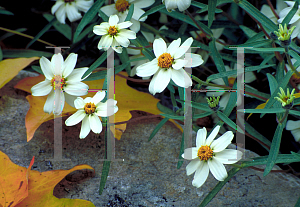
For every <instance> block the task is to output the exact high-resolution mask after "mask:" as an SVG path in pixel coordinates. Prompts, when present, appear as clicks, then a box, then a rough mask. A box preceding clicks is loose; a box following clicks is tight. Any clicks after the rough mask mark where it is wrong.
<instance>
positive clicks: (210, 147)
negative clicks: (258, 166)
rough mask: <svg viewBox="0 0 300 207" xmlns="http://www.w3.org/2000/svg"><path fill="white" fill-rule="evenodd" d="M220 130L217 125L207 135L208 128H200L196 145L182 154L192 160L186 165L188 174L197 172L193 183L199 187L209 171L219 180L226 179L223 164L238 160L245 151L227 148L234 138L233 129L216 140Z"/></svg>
mask: <svg viewBox="0 0 300 207" xmlns="http://www.w3.org/2000/svg"><path fill="white" fill-rule="evenodd" d="M219 130H220V126H219V125H218V126H216V127H215V128H214V130H213V131H212V132H211V134H210V135H209V136H208V137H207V139H206V136H207V132H206V128H205V127H203V129H199V130H198V132H197V137H196V147H192V148H187V149H185V150H184V154H182V155H181V156H182V157H183V158H184V159H187V160H192V161H191V162H190V163H189V164H188V165H187V166H186V174H187V175H191V174H192V173H194V172H195V175H194V179H193V182H192V185H193V186H195V187H197V188H199V187H201V186H202V185H203V184H204V182H205V181H206V179H207V177H208V174H209V171H210V172H211V173H212V174H213V176H214V177H215V178H216V179H217V180H219V181H224V180H225V178H226V177H227V176H228V175H227V171H226V169H225V167H224V165H223V164H233V163H236V162H238V161H239V160H240V159H241V158H242V155H243V153H242V152H241V151H239V150H233V149H225V148H226V147H227V146H228V145H229V144H230V143H231V141H232V139H233V133H232V131H227V132H226V133H225V134H223V135H222V136H221V137H219V138H218V139H216V140H214V138H215V137H216V135H217V134H218V132H219Z"/></svg>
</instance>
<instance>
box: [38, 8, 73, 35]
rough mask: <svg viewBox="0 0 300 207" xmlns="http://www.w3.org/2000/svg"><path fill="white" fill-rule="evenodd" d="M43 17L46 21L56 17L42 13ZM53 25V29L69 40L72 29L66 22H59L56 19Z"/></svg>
mask: <svg viewBox="0 0 300 207" xmlns="http://www.w3.org/2000/svg"><path fill="white" fill-rule="evenodd" d="M43 16H44V17H45V19H47V20H48V22H51V21H52V20H53V19H56V18H55V17H54V16H53V15H51V14H43ZM53 26H54V27H55V29H56V30H57V31H58V32H60V33H61V34H62V35H64V36H65V37H66V38H67V39H69V40H71V37H72V29H71V27H70V26H69V25H67V24H61V23H60V22H58V21H57V20H56V21H54V23H53Z"/></svg>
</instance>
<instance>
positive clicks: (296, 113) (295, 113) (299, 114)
mask: <svg viewBox="0 0 300 207" xmlns="http://www.w3.org/2000/svg"><path fill="white" fill-rule="evenodd" d="M289 114H293V115H296V116H300V111H295V110H289Z"/></svg>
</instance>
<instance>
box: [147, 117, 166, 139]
mask: <svg viewBox="0 0 300 207" xmlns="http://www.w3.org/2000/svg"><path fill="white" fill-rule="evenodd" d="M168 120H169V118H164V119H163V120H161V121H160V122H159V123H158V124H157V125H156V127H155V129H154V130H153V131H152V133H151V134H150V137H149V139H148V142H150V141H151V139H152V138H153V137H154V136H155V135H156V133H157V132H158V131H159V130H160V128H161V127H162V126H163V125H164V124H165V123H166V122H167V121H168Z"/></svg>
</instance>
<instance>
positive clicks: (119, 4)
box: [115, 0, 129, 13]
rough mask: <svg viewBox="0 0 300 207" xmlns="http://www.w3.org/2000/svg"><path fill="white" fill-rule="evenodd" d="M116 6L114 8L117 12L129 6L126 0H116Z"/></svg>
mask: <svg viewBox="0 0 300 207" xmlns="http://www.w3.org/2000/svg"><path fill="white" fill-rule="evenodd" d="M115 6H116V10H118V12H122V13H123V12H124V11H126V10H127V9H128V8H129V3H128V1H126V0H118V1H117V2H116V4H115Z"/></svg>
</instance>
